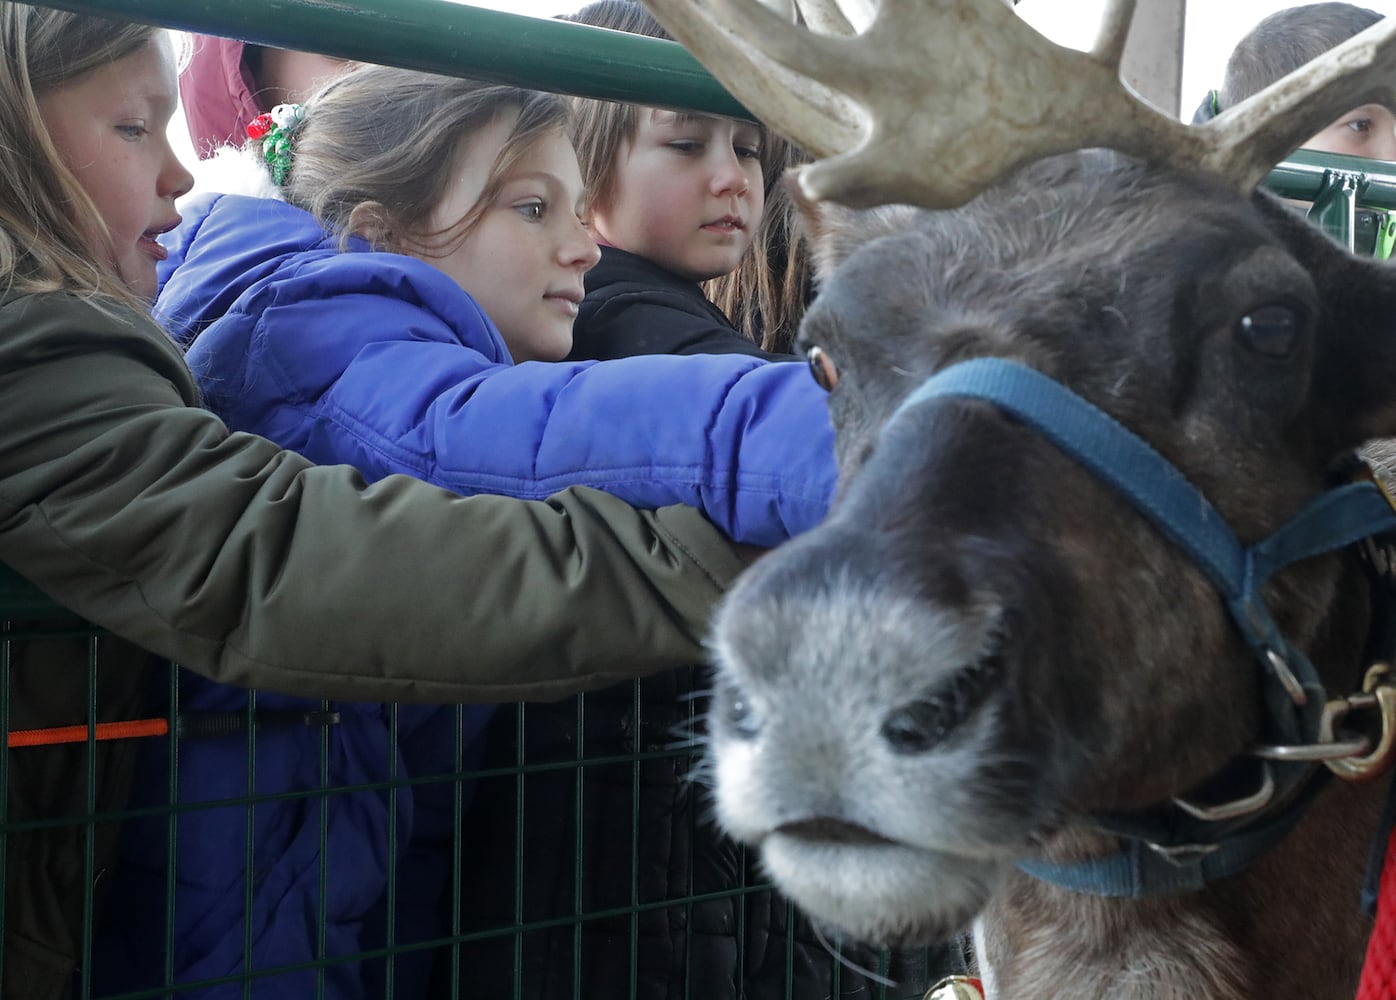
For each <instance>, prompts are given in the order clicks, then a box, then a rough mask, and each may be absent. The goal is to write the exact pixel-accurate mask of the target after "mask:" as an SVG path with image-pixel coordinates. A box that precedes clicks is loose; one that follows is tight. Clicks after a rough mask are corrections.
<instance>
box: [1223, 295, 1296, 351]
mask: <svg viewBox="0 0 1396 1000" xmlns="http://www.w3.org/2000/svg"><path fill="white" fill-rule="evenodd" d="M1299 330H1300V324H1299V316H1298V314H1296V313H1295V311H1294V310H1293V309H1291V308H1290V307H1289V306H1279V305H1274V306H1261V307H1260V308H1259V309H1255V310H1253V311H1251V312H1248V313H1246V315H1244V316H1242V317H1241V321H1240V322H1239V323H1237V324H1236V333H1237V334H1238V335H1239V336H1240V338H1241V341H1242V343H1244V344H1245V345H1246V347H1248V348H1250V349H1251V350H1252V351H1255V352H1256V353H1257V354H1263V355H1265V356H1266V357H1267V358H1287V357H1289V356H1290V355H1291V354H1293V353H1294V348H1295V345H1296V344H1297V343H1298V342H1299Z"/></svg>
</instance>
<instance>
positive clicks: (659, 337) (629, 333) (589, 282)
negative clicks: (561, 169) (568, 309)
mask: <svg viewBox="0 0 1396 1000" xmlns="http://www.w3.org/2000/svg"><path fill="white" fill-rule="evenodd" d="M586 293H587V294H586V298H585V299H584V300H583V301H582V308H581V311H580V312H579V313H578V314H577V322H576V324H575V325H574V326H573V328H572V353H571V354H569V355H568V356H567V358H568V360H569V361H579V360H583V359H587V358H594V359H597V360H604V359H610V358H627V357H631V356H632V355H636V354H750V355H752V356H754V357H758V358H769V359H771V360H783V361H789V360H791V357H790V356H789V355H786V354H768V353H767V352H765V351H763V350H761V348H759V347H757V346H756V345H755V344H754V343H752V342H751V341H750V340H748V339H747V338H745V337H743V336H742V335H741V334H740V333H738V332H737V328H736V327H734V326H733V325H732V322H731V321H730V320H729V319H728V318H727V317H726V316H724V315H723V314H722V310H721V309H719V308H718V307H717V306H715V305H713V304H712V303H711V302H709V301H708V300H707V298H706V297H705V296H704V295H703V290H702V289H701V288H699V287H698V285H697V284H696V283H694V282H692V281H687V280H685V279H683V278H680V277H679V276H678V275H677V274H674V273H673V272H672V271H666V270H665V269H664V268H662V267H660V266H659V265H658V264H652V263H650V262H649V261H648V260H646V259H645V258H643V257H637V256H636V255H635V254H633V253H628V252H626V251H625V250H617V249H616V248H615V247H602V248H601V261H600V263H598V264H597V265H596V266H595V267H594V268H592V269H591V270H590V271H588V272H587V276H586Z"/></svg>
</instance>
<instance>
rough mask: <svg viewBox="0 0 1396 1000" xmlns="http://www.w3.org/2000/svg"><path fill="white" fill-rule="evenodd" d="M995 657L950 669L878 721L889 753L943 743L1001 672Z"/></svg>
mask: <svg viewBox="0 0 1396 1000" xmlns="http://www.w3.org/2000/svg"><path fill="white" fill-rule="evenodd" d="M1001 673H1002V671H1001V664H1000V663H999V661H998V660H997V659H995V658H992V657H991V658H989V659H985V660H980V661H979V662H978V663H973V664H970V665H969V666H966V667H962V668H960V669H959V670H956V671H954V672H953V673H952V674H951V675H950V676H949V677H947V678H945V679H944V680H942V681H941V682H940V683H938V684H937V685H935V686H934V687H933V688H932V689H931V690H930V691H928V692H927V693H926V694H925V695H924V696H922V697H920V698H917V699H916V700H915V701H909V702H906V703H905V704H902V705H899V706H898V707H897V708H895V709H893V710H892V711H891V712H890V713H888V715H887V718H886V719H884V720H883V722H882V738H883V739H884V740H886V741H887V744H888V745H889V746H890V747H891V748H892V752H893V753H898V754H907V755H910V754H918V753H926V752H927V751H929V750H933V749H935V748H936V747H937V746H939V745H940V744H941V743H944V742H945V741H946V740H947V739H949V738H950V736H951V735H952V734H953V733H954V732H955V730H956V729H958V728H959V727H960V726H961V725H963V724H964V722H965V721H966V720H967V719H968V718H969V717H970V716H971V715H972V714H973V713H974V710H975V709H976V708H978V707H979V705H980V704H981V703H982V702H983V701H984V699H985V698H987V697H988V695H989V691H990V689H991V687H992V686H993V684H994V682H995V681H996V680H997V679H998V677H999V676H1000V675H1001Z"/></svg>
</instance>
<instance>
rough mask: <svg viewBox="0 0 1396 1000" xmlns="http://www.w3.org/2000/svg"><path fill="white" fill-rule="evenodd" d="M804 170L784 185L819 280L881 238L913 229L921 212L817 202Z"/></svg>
mask: <svg viewBox="0 0 1396 1000" xmlns="http://www.w3.org/2000/svg"><path fill="white" fill-rule="evenodd" d="M800 169H801V168H799V167H794V168H791V169H790V170H787V171H786V172H785V176H784V177H782V178H781V185H782V187H784V188H785V191H786V194H788V195H789V196H790V200H791V202H792V203H793V204H794V206H795V212H796V218H798V219H799V221H800V229H801V231H802V232H803V233H804V234H805V237H806V238H807V239H808V240H809V243H810V246H811V247H813V248H814V251H813V256H814V276H815V280H816V281H818V280H822V279H823V278H825V277H827V276H828V275H830V274H832V273H833V272H834V270H835V269H836V268H838V266H839V265H840V264H842V263H843V262H844V261H845V260H846V259H848V256H849V254H851V253H853V251H854V250H856V249H858V248H859V247H860V246H862V245H863V244H864V243H867V242H869V241H871V240H875V239H877V238H878V237H879V236H891V235H892V234H894V233H900V232H904V231H905V230H907V229H910V228H911V227H912V225H913V224H914V223H915V222H916V220H917V219H918V218H919V217H920V215H921V211H920V209H917V208H915V207H913V206H911V205H879V206H878V207H877V208H863V209H858V208H846V207H844V206H843V205H839V204H836V203H835V202H832V201H814V200H812V199H811V198H810V197H809V196H808V195H806V194H805V192H804V191H803V190H802V189H801V187H800V176H799V175H800Z"/></svg>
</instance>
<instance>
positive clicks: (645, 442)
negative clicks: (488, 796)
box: [93, 195, 835, 1000]
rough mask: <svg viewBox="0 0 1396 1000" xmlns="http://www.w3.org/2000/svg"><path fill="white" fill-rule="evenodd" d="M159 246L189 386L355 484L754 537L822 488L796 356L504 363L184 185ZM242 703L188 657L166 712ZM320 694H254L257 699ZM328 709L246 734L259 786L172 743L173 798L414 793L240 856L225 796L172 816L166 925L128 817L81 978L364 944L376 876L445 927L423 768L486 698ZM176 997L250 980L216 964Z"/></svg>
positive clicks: (471, 742) (412, 989)
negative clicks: (340, 467)
mask: <svg viewBox="0 0 1396 1000" xmlns="http://www.w3.org/2000/svg"><path fill="white" fill-rule="evenodd" d="M165 243H166V247H167V249H168V250H169V251H170V254H169V259H168V260H166V261H165V262H163V263H162V264H161V267H160V279H161V289H162V290H161V293H160V296H159V298H158V300H157V303H156V310H155V313H156V317H157V319H159V320H160V322H161V323H162V324H163V325H164V326H165V327H166V329H167V330H169V331H170V332H171V334H172V335H173V336H174V337H175V338H176V339H177V340H178V341H179V342H180V343H181V344H183V345H184V346H186V347H187V348H189V351H188V359H189V363H190V367H191V368H192V369H193V370H194V373H195V375H196V376H197V377H198V379H199V384H200V390H201V392H202V393H203V394H204V399H205V402H206V404H207V405H208V406H209V407H210V408H211V409H212V410H214V411H215V412H216V413H218V414H219V415H220V416H222V417H223V419H224V420H225V421H226V422H227V423H228V424H229V426H230V427H232V428H233V429H234V430H244V431H251V432H255V433H259V434H262V435H263V436H266V437H268V438H271V439H272V440H274V441H276V442H278V443H279V444H281V445H283V446H285V447H287V448H290V449H292V450H295V451H298V452H300V453H302V454H304V455H306V456H307V457H309V458H311V459H313V460H315V461H319V462H325V463H341V462H342V463H348V464H352V465H354V466H356V467H357V468H358V469H359V470H360V471H361V472H363V473H364V475H365V477H366V478H367V479H369V480H375V479H379V478H382V477H383V476H386V475H389V474H392V473H407V474H409V475H412V476H415V477H417V478H419V479H426V480H429V481H431V482H434V483H436V484H438V485H441V486H444V487H447V488H448V489H452V490H455V491H456V492H459V493H466V494H469V493H503V494H508V495H513V496H519V497H527V498H541V497H546V496H548V495H550V494H552V493H555V492H557V491H558V490H560V489H563V488H565V487H567V486H572V485H588V486H594V487H597V488H600V489H603V490H606V491H608V492H611V493H614V494H616V495H617V496H620V497H622V498H624V499H626V500H627V501H629V502H630V503H632V504H634V505H635V506H639V507H645V508H653V507H658V506H662V505H665V504H670V503H687V504H690V505H693V506H697V507H700V508H701V509H703V510H704V511H705V512H706V513H707V514H708V516H709V517H710V518H711V519H712V520H713V521H714V522H715V523H716V524H717V525H718V526H719V527H721V528H722V529H723V530H724V531H726V532H727V533H728V534H730V535H731V536H732V537H734V538H735V539H737V540H739V541H744V542H749V543H753V544H758V545H772V544H775V543H777V542H780V541H782V540H783V539H785V538H788V537H789V536H791V535H793V534H795V533H797V532H800V531H803V530H805V529H806V528H809V527H811V526H813V525H814V524H815V523H817V522H818V521H819V520H820V519H821V518H822V517H823V515H824V512H825V510H826V508H827V506H828V503H829V501H830V498H831V497H832V495H833V489H834V480H835V468H834V456H833V432H832V427H831V425H830V422H829V417H828V413H827V409H826V406H825V400H824V394H823V392H822V391H821V390H819V388H818V387H817V386H816V385H815V384H814V382H813V380H812V379H810V377H809V375H808V373H807V372H806V371H804V366H803V365H778V364H768V363H766V362H763V361H760V360H757V359H753V358H748V357H741V356H737V355H729V356H722V357H710V356H703V357H687V358H673V357H652V358H636V359H631V360H625V361H616V362H607V363H606V364H604V365H602V366H597V365H595V364H594V363H590V362H586V363H569V364H561V363H559V364H540V363H529V364H524V365H519V366H515V365H514V364H513V362H512V360H511V358H510V356H509V352H508V350H507V348H506V347H505V345H504V342H503V340H502V338H501V337H500V334H499V332H498V330H497V329H496V328H495V326H494V324H493V323H492V322H491V321H490V320H489V318H488V317H487V316H485V314H484V313H483V312H482V311H481V309H480V308H479V306H478V305H477V304H476V303H475V301H474V300H473V299H471V298H470V297H469V296H468V295H467V294H466V293H465V292H463V291H462V290H461V289H460V287H459V286H458V285H456V284H455V283H454V282H453V281H452V280H451V279H449V278H447V277H446V276H445V275H443V274H441V273H440V272H439V271H437V270H435V269H434V268H432V267H429V266H428V265H426V264H424V263H422V262H420V261H417V260H414V259H412V258H409V257H404V256H400V255H396V254H386V253H376V252H372V251H370V250H369V249H368V247H367V246H366V245H365V244H363V243H362V242H360V241H351V243H350V245H349V248H348V251H347V252H343V251H341V249H340V247H339V244H338V242H337V241H335V240H330V239H327V238H326V236H325V234H324V233H323V231H322V230H321V229H320V227H319V226H318V225H317V224H316V223H315V221H314V219H313V218H312V217H311V216H309V215H308V214H307V213H305V212H302V211H300V210H299V209H296V208H293V207H291V206H288V205H285V204H283V203H280V202H276V201H271V200H263V199H254V198H245V197H238V196H231V195H228V196H213V197H211V198H205V199H202V200H201V201H200V202H198V203H196V204H195V205H193V206H192V207H189V208H186V210H185V222H184V223H183V224H182V225H181V226H180V227H179V228H178V229H177V230H175V231H174V232H173V233H171V234H169V236H168V237H167V238H166V240H165ZM165 695H166V696H167V695H168V692H165ZM246 705H247V694H246V692H245V691H242V690H240V689H234V688H229V687H225V686H221V685H217V684H213V683H210V682H208V681H206V680H204V679H203V678H200V677H197V676H194V675H191V674H183V675H181V682H180V692H179V709H180V712H181V713H182V714H183V713H192V712H215V713H217V712H224V713H229V714H230V715H232V716H236V715H237V714H238V713H245V711H246ZM319 707H320V704H319V703H318V702H315V703H312V702H307V701H305V700H303V699H295V698H287V697H282V696H277V695H271V694H265V693H263V694H260V695H258V697H257V699H256V709H257V711H258V713H259V714H266V713H269V712H276V711H278V710H289V709H296V710H301V711H304V710H307V709H318V708H319ZM331 707H332V708H334V709H336V710H338V711H339V712H340V722H339V723H338V724H337V725H332V726H328V727H325V728H307V727H305V726H294V725H292V726H277V725H264V726H261V727H259V734H258V737H257V740H256V748H255V750H256V755H255V759H256V771H255V780H254V782H253V783H252V786H253V787H249V780H248V743H247V738H246V736H243V735H234V736H225V737H219V738H214V739H196V740H184V741H181V742H180V744H179V754H180V756H179V760H178V769H177V774H178V794H177V798H178V801H180V802H181V803H195V802H211V801H219V800H228V799H238V798H241V797H245V796H247V795H248V794H250V793H251V792H252V791H253V790H255V792H256V794H258V795H269V794H278V793H297V792H314V791H316V790H318V789H321V788H326V787H342V786H346V785H356V784H364V783H375V782H384V781H387V780H389V777H390V775H391V776H392V777H394V778H396V779H399V780H402V779H413V782H414V783H413V784H411V785H407V786H403V787H399V788H397V789H396V791H395V792H394V793H392V794H391V795H390V794H389V793H388V792H387V791H385V790H382V789H376V790H361V791H355V792H348V793H335V794H334V795H332V796H330V797H328V798H324V797H321V796H318V795H314V794H310V795H301V796H296V797H288V798H279V799H278V800H277V801H273V802H267V803H263V804H259V805H258V806H257V807H256V808H255V810H254V811H253V813H252V818H251V826H252V832H251V845H250V846H249V842H248V837H249V832H248V827H249V817H248V810H247V807H246V806H245V805H229V806H226V807H219V808H215V809H211V810H207V811H192V812H188V813H180V814H178V818H177V820H176V823H175V825H176V830H175V837H176V840H175V845H174V853H175V858H176V866H177V867H176V871H177V872H178V882H177V884H176V885H175V887H174V890H173V895H174V914H175V916H174V921H173V922H174V927H173V928H167V927H166V926H165V917H164V914H165V911H166V900H167V895H168V894H169V892H170V887H169V885H168V884H167V880H166V871H167V856H168V851H169V849H170V847H169V821H168V820H167V819H166V818H164V817H163V815H161V816H155V817H152V818H148V819H136V820H133V821H132V822H130V823H129V824H128V826H127V828H126V836H125V838H124V846H123V858H122V865H121V866H120V868H119V870H118V871H117V872H116V873H114V875H113V878H114V880H115V882H116V886H115V889H114V892H115V895H116V896H117V898H120V899H121V900H122V901H123V902H122V905H121V906H120V907H117V908H114V909H115V910H117V911H119V913H120V920H119V921H118V922H116V923H114V924H113V926H111V927H108V928H105V929H103V930H102V932H101V933H100V934H99V937H98V941H97V943H96V947H95V950H94V956H93V969H94V984H95V986H96V987H97V989H98V991H99V992H102V993H106V992H124V991H128V990H136V989H145V988H151V987H154V986H157V985H160V984H161V983H163V981H164V979H163V977H164V972H165V956H164V951H165V942H166V939H167V933H168V935H169V939H170V940H172V941H173V943H174V957H173V973H174V980H175V982H177V983H188V982H194V981H199V980H204V979H209V978H216V977H221V976H236V975H237V974H239V973H240V972H242V971H243V970H244V969H247V968H250V969H254V970H262V969H268V968H274V967H277V966H283V965H293V964H299V963H303V962H306V961H308V960H311V959H313V958H314V957H315V956H316V955H317V954H320V952H319V941H318V936H319V931H318V928H319V927H320V926H321V925H323V926H324V934H325V946H324V954H325V955H326V956H331V957H333V956H339V955H348V954H354V953H358V952H361V951H365V950H371V949H374V948H379V947H382V946H383V945H384V944H385V941H386V938H385V936H384V927H385V923H386V917H387V901H386V895H385V894H386V892H387V887H388V885H389V883H390V882H391V883H393V884H395V885H396V887H397V891H396V901H395V903H396V905H395V926H396V935H395V940H396V941H397V942H398V943H404V942H412V941H423V940H429V939H431V938H434V937H438V936H440V935H441V934H443V933H444V928H443V927H442V926H441V921H440V908H439V906H438V903H439V901H440V897H441V893H442V891H443V888H444V887H445V886H447V885H451V884H455V882H456V881H458V875H457V873H456V872H455V871H454V870H453V859H452V858H451V832H452V825H453V823H454V817H455V815H456V809H457V808H458V804H457V803H456V801H455V798H454V796H455V785H454V783H453V782H452V781H451V780H449V778H448V779H447V780H444V781H441V782H427V783H420V784H419V783H417V781H418V780H419V779H422V778H424V777H429V776H431V775H450V774H451V773H452V772H454V771H456V770H457V767H458V764H459V765H460V766H463V767H464V768H466V769H469V768H471V767H473V766H474V764H475V762H476V759H477V757H478V754H479V751H480V749H481V746H480V744H481V743H482V742H483V740H482V739H480V737H481V736H482V731H483V728H484V726H485V723H486V721H487V719H488V717H489V714H490V711H491V709H490V707H488V706H468V707H463V708H460V709H457V708H456V707H434V706H403V707H401V708H399V709H397V710H396V711H397V713H398V714H397V729H396V732H395V733H394V731H393V728H392V725H391V717H390V713H391V712H392V711H393V710H392V709H390V708H389V707H388V706H383V705H352V704H340V703H336V704H334V705H332V706H331ZM458 713H459V714H458ZM457 730H459V731H460V734H461V739H462V741H463V747H464V753H463V759H462V760H460V761H459V762H458V761H457V750H456V746H457V744H456V735H457ZM322 741H323V743H322ZM322 746H323V750H324V752H323V753H322ZM322 758H323V761H324V763H323V771H324V773H323V774H322ZM138 766H139V770H138V773H137V787H138V789H139V791H138V793H137V794H138V799H137V802H136V806H137V807H140V806H142V805H149V806H152V807H154V806H159V805H160V804H161V803H163V802H165V801H166V799H167V796H168V792H169V784H170V762H169V760H168V756H167V748H166V747H165V746H164V745H163V744H162V743H161V742H160V741H150V746H149V747H148V748H147V749H146V751H145V753H144V755H143V757H142V758H141V760H140V763H139V765H138ZM464 791H465V794H466V795H467V796H468V794H469V792H470V788H469V787H466V788H465V789H464ZM466 804H468V801H467V802H465V803H461V804H459V808H461V809H462V811H463V809H464V805H466ZM390 831H392V833H391V837H390ZM322 837H323V838H325V839H326V845H325V850H324V854H323V857H322V852H321V848H320V842H321V839H322ZM390 843H391V844H393V845H394V846H395V850H394V851H393V853H392V854H391V856H390V855H389V844H390ZM390 866H391V867H392V869H393V871H392V872H391V874H390V871H389V868H390ZM249 869H250V871H251V874H252V878H251V885H252V889H251V900H250V904H251V905H250V908H249V906H248V899H247V894H248V889H247V886H246V879H245V878H244V875H245V873H246V872H247V871H248V870H249ZM322 871H323V872H324V874H325V884H324V885H323V887H322V885H321V872H322ZM322 895H323V902H322V898H321V897H322ZM322 906H323V915H322V911H321V907H322ZM249 941H250V950H249V949H248V948H246V947H245V942H249ZM431 958H432V952H431V950H430V949H427V950H422V951H418V952H416V953H413V954H410V955H406V956H403V957H399V958H398V959H397V960H396V962H395V965H394V969H393V983H394V990H395V992H396V993H397V994H398V995H401V996H421V995H423V993H424V990H425V988H426V983H427V980H428V976H429V972H430V961H431ZM317 975H318V973H317V971H316V970H313V969H312V970H309V971H300V972H291V973H286V974H283V975H279V976H275V977H270V978H261V977H259V978H256V979H254V980H253V981H252V984H253V985H252V988H251V993H250V995H251V996H252V997H254V998H258V1000H272V998H281V997H289V996H314V995H317V993H316V990H317V985H316V979H317ZM323 976H324V993H323V995H324V996H325V997H327V998H329V1000H360V998H368V997H375V996H382V995H384V988H383V980H384V969H383V966H382V963H381V962H377V963H359V962H331V963H326V964H325V965H324V967H323ZM178 995H179V996H181V997H186V998H188V997H199V998H200V1000H224V998H225V997H226V998H227V1000H233V998H241V997H243V996H244V995H245V994H244V992H243V985H242V984H241V983H237V982H234V983H230V984H224V985H218V986H210V987H203V988H199V989H195V990H188V991H182V992H180V993H179V994H178Z"/></svg>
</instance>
